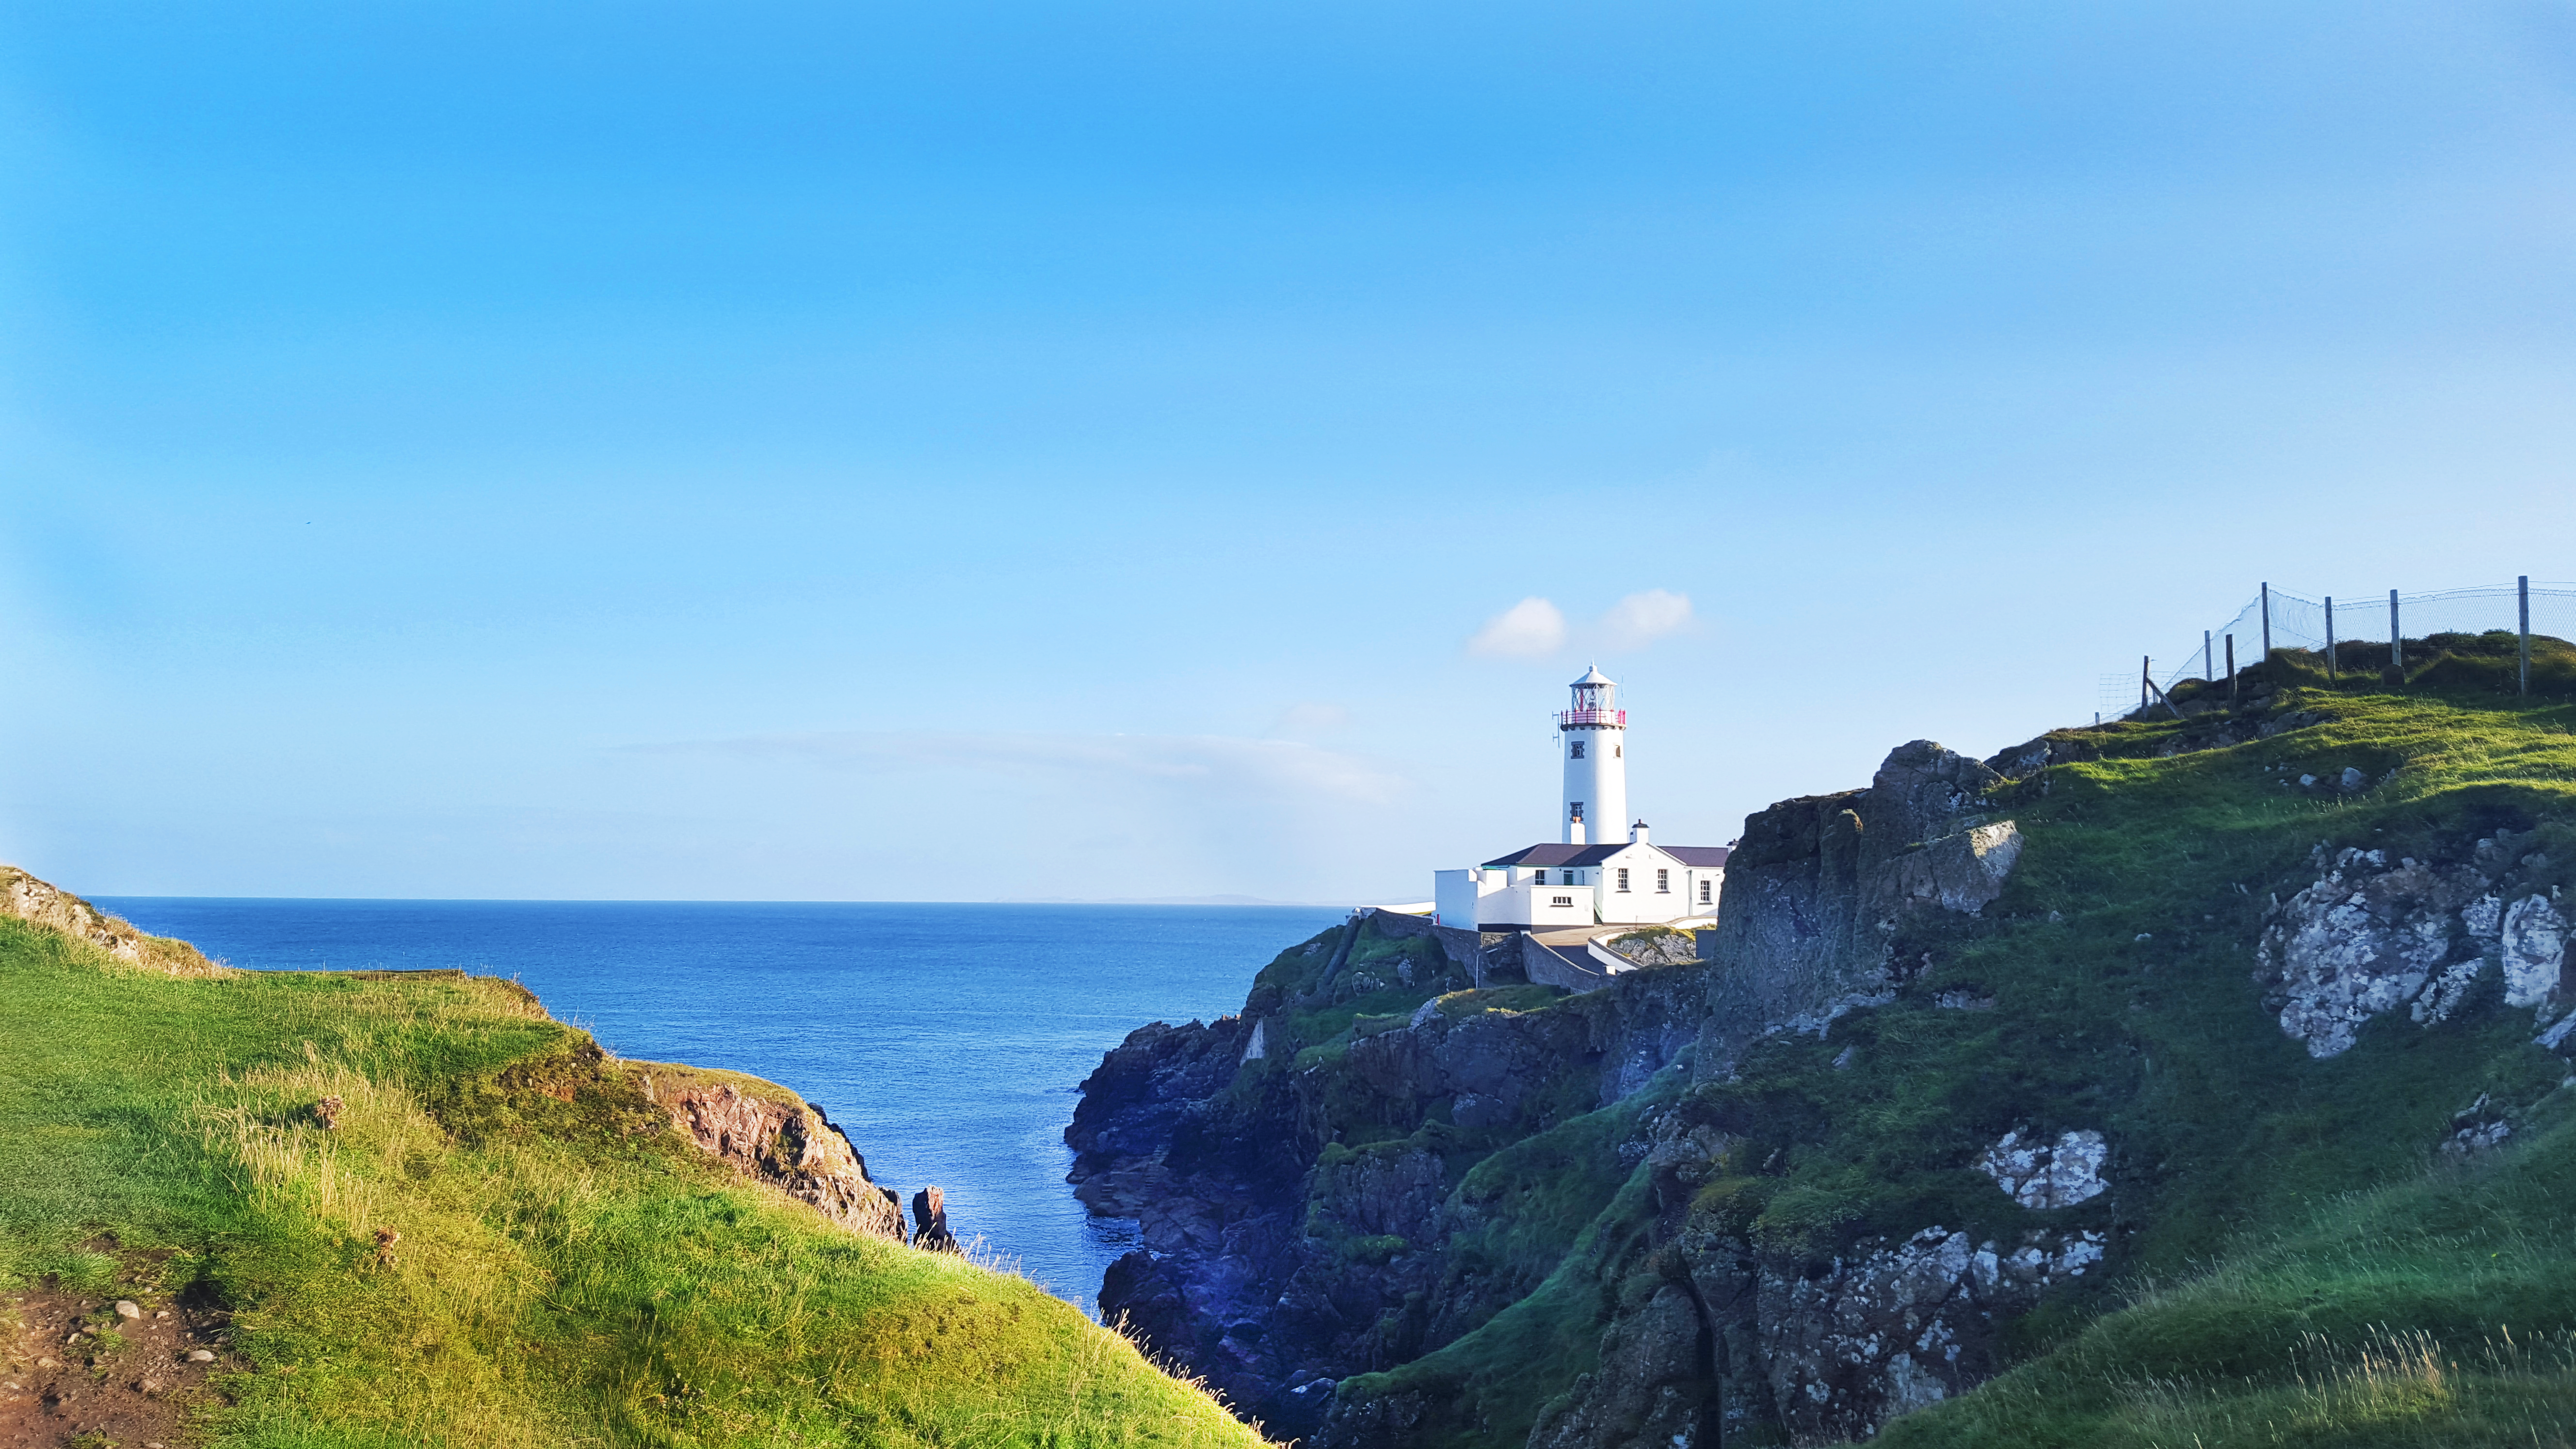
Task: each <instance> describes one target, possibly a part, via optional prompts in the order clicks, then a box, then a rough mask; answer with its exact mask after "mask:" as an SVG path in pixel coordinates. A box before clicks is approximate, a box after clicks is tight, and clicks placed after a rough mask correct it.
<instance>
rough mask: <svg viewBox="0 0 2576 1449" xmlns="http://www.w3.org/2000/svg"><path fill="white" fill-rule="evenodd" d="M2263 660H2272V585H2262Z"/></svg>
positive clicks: (2267, 661) (2267, 662)
mask: <svg viewBox="0 0 2576 1449" xmlns="http://www.w3.org/2000/svg"><path fill="white" fill-rule="evenodd" d="M2263 662H2264V663H2266V664H2269V663H2271V662H2272V586H2271V585H2270V584H2268V583H2267V584H2265V585H2264V586H2263Z"/></svg>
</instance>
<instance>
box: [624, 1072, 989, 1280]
mask: <svg viewBox="0 0 2576 1449" xmlns="http://www.w3.org/2000/svg"><path fill="white" fill-rule="evenodd" d="M678 1070H679V1071H682V1072H685V1071H686V1069H685V1068H683V1069H678ZM659 1071H660V1069H647V1070H646V1071H645V1072H644V1074H643V1086H644V1091H645V1095H646V1096H648V1097H650V1098H651V1099H652V1100H653V1101H654V1102H655V1103H657V1104H658V1105H660V1107H661V1108H662V1110H664V1111H665V1112H668V1113H670V1114H671V1121H672V1124H673V1125H674V1126H677V1127H679V1128H680V1129H681V1130H682V1131H684V1132H687V1133H688V1134H689V1138H690V1140H691V1141H693V1142H695V1143H697V1144H698V1147H699V1149H700V1150H702V1151H704V1152H707V1153H709V1154H712V1155H714V1156H717V1157H721V1158H723V1159H725V1160H726V1161H727V1162H730V1163H732V1164H733V1165H734V1166H735V1167H737V1168H739V1169H740V1170H741V1171H742V1172H743V1173H744V1174H745V1175H747V1176H750V1177H754V1178H758V1179H759V1180H761V1181H763V1182H766V1183H769V1184H770V1185H772V1186H774V1187H777V1188H779V1189H780V1190H782V1191H784V1192H785V1193H786V1194H787V1195H788V1196H789V1197H792V1198H795V1199H797V1200H798V1201H800V1202H804V1203H808V1204H810V1205H812V1206H813V1207H814V1208H815V1210H817V1211H818V1212H820V1213H822V1214H823V1216H825V1217H827V1218H830V1219H831V1220H832V1221H834V1222H836V1223H839V1224H840V1225H841V1226H843V1227H845V1228H848V1229H850V1230H851V1231H852V1232H857V1233H865V1234H867V1235H868V1236H870V1237H876V1238H888V1239H891V1240H893V1241H895V1242H898V1243H900V1242H902V1241H903V1239H904V1232H903V1209H902V1204H901V1202H900V1201H899V1200H898V1199H897V1198H896V1197H895V1194H894V1192H893V1190H892V1189H890V1188H883V1187H879V1186H877V1185H876V1184H875V1183H874V1182H872V1181H870V1180H869V1178H868V1165H867V1162H866V1161H865V1160H864V1159H863V1158H861V1157H860V1156H859V1154H858V1152H857V1151H856V1150H855V1149H853V1148H852V1147H851V1146H850V1139H849V1138H848V1137H846V1136H843V1135H842V1133H841V1129H840V1128H838V1127H835V1126H833V1125H832V1124H831V1122H830V1121H829V1120H828V1119H826V1118H825V1117H824V1116H823V1114H822V1113H820V1112H817V1111H815V1110H814V1108H813V1107H812V1106H810V1105H808V1104H807V1103H805V1102H801V1101H798V1100H796V1099H795V1097H794V1096H792V1095H785V1094H782V1097H778V1098H773V1097H768V1096H753V1095H750V1094H747V1093H745V1092H743V1091H742V1090H741V1089H740V1088H738V1087H736V1086H735V1085H734V1084H733V1083H731V1082H709V1081H706V1080H703V1079H701V1078H697V1077H695V1076H694V1075H691V1076H688V1077H684V1078H683V1079H682V1080H680V1081H677V1082H673V1081H668V1080H659V1081H657V1080H656V1077H657V1074H658V1073H659ZM941 1222H942V1224H943V1225H944V1224H945V1222H946V1218H945V1216H944V1215H943V1216H942V1218H941Z"/></svg>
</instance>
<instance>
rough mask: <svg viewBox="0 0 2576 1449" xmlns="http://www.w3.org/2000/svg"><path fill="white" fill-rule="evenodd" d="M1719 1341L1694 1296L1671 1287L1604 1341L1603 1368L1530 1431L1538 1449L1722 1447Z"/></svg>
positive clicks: (1616, 1326)
mask: <svg viewBox="0 0 2576 1449" xmlns="http://www.w3.org/2000/svg"><path fill="white" fill-rule="evenodd" d="M1712 1352H1713V1340H1712V1338H1711V1336H1710V1333H1709V1329H1708V1325H1707V1323H1706V1321H1705V1320H1704V1318H1703V1316H1702V1315H1701V1313H1700V1310H1699V1306H1698V1304H1697V1303H1696V1302H1694V1301H1693V1299H1692V1296H1691V1290H1690V1289H1689V1288H1688V1287H1685V1286H1682V1285H1679V1284H1671V1283H1668V1284H1665V1285H1664V1286H1663V1287H1661V1288H1658V1289H1656V1290H1655V1294H1654V1297H1652V1298H1650V1299H1648V1300H1647V1302H1646V1305H1645V1307H1643V1308H1641V1309H1639V1310H1637V1311H1636V1312H1634V1313H1631V1314H1627V1315H1625V1316H1623V1317H1621V1318H1620V1319H1619V1320H1618V1321H1617V1322H1615V1323H1613V1324H1611V1325H1610V1327H1609V1328H1608V1329H1607V1330H1606V1331H1604V1332H1603V1334H1602V1335H1601V1366H1600V1367H1599V1368H1597V1369H1595V1370H1593V1371H1592V1372H1591V1373H1590V1374H1587V1375H1585V1376H1584V1377H1583V1378H1582V1379H1580V1380H1578V1381H1577V1384H1576V1388H1575V1396H1574V1402H1573V1403H1571V1404H1569V1405H1567V1406H1566V1407H1565V1408H1564V1409H1562V1410H1560V1411H1559V1412H1557V1413H1555V1414H1552V1415H1550V1416H1548V1417H1546V1418H1544V1419H1542V1420H1540V1421H1539V1423H1538V1424H1537V1425H1536V1426H1535V1427H1534V1428H1532V1429H1531V1431H1530V1437H1529V1442H1530V1446H1531V1449H1607V1446H1611V1445H1621V1446H1626V1445H1635V1446H1638V1449H1644V1446H1647V1445H1654V1446H1657V1449H1663V1446H1667V1445H1684V1446H1688V1445H1699V1444H1707V1445H1715V1444H1716V1443H1717V1442H1718V1430H1717V1423H1716V1418H1717V1415H1716V1406H1715V1405H1713V1404H1712V1403H1711V1402H1710V1394H1709V1385H1710V1380H1711V1373H1710V1369H1711V1364H1712V1358H1711V1354H1712Z"/></svg>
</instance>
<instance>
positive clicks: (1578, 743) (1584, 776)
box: [1556, 668, 1628, 845]
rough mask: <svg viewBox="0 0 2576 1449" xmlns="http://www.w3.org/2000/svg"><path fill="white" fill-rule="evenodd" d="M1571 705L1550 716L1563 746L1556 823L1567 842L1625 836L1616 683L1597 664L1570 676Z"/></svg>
mask: <svg viewBox="0 0 2576 1449" xmlns="http://www.w3.org/2000/svg"><path fill="white" fill-rule="evenodd" d="M1573 689H1574V707H1573V708H1572V709H1569V710H1566V711H1565V712H1564V713H1562V714H1559V715H1558V716H1557V717H1556V733H1557V743H1558V745H1559V747H1560V748H1562V749H1563V750H1564V752H1565V800H1564V808H1563V809H1562V810H1560V811H1559V812H1558V814H1557V824H1558V826H1559V827H1560V828H1561V829H1562V830H1563V831H1564V832H1565V835H1564V840H1565V843H1566V844H1567V845H1600V844H1609V843H1614V842H1624V841H1625V840H1626V839H1627V838H1628V829H1627V826H1628V712H1627V711H1626V710H1624V709H1621V708H1619V686H1618V684H1617V682H1616V681H1614V680H1612V679H1610V678H1609V677H1608V676H1607V675H1605V674H1603V673H1602V672H1601V671H1600V670H1599V669H1597V668H1595V669H1587V670H1585V671H1584V674H1583V677H1582V678H1581V679H1578V680H1576V681H1574V685H1573Z"/></svg>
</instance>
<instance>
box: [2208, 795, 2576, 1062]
mask: <svg viewBox="0 0 2576 1449" xmlns="http://www.w3.org/2000/svg"><path fill="white" fill-rule="evenodd" d="M2466 853H2467V854H2468V855H2469V856H2470V859H2471V861H2472V862H2473V863H2471V864H2449V865H2436V864H2432V863H2429V862H2426V861H2421V860H2417V859H2415V858H2413V857H2411V856H2410V857H2401V858H2399V859H2397V860H2395V861H2391V860H2390V859H2389V857H2388V853H2387V852H2386V851H2384V850H2361V849H2358V848H2347V849H2344V850H2341V851H2338V852H2336V853H2335V854H2334V855H2333V856H2332V857H2331V858H2330V859H2329V858H2327V857H2326V856H2325V855H2324V853H2323V848H2322V847H2320V848H2319V852H2318V856H2317V864H2318V865H2319V866H2320V867H2321V868H2323V869H2324V871H2325V874H2323V875H2322V876H2320V877H2319V878H2318V879H2317V880H2316V881H2315V882H2313V883H2312V884H2310V885H2308V886H2306V887H2305V888H2303V889H2301V890H2300V891H2299V892H2298V893H2297V894H2295V895H2293V896H2292V897H2290V899H2288V900H2286V901H2282V902H2280V903H2279V904H2277V905H2276V906H2274V907H2273V908H2272V909H2271V910H2270V911H2269V912H2267V913H2266V916H2267V924H2266V926H2265V929H2264V932H2263V936H2262V940H2261V941H2260V943H2259V944H2258V945H2257V946H2256V948H2255V960H2256V962H2257V963H2258V968H2259V969H2258V971H2257V973H2256V979H2257V980H2259V981H2261V982H2262V983H2263V984H2264V985H2265V986H2266V987H2267V988H2268V991H2269V995H2268V996H2267V998H2266V999H2267V1001H2268V1002H2269V1003H2270V1004H2271V1005H2272V1006H2273V1007H2274V1009H2276V1010H2277V1011H2278V1012H2279V1013H2280V1020H2281V1030H2282V1031H2284V1032H2286V1033H2288V1034H2289V1035H2291V1036H2294V1037H2297V1038H2299V1039H2300V1040H2301V1041H2302V1042H2304V1043H2306V1045H2307V1049H2308V1054H2309V1055H2310V1056H2314V1057H2331V1056H2335V1055H2338V1054H2340V1053H2342V1052H2344V1051H2347V1050H2350V1049H2351V1047H2352V1044H2353V1042H2354V1040H2355V1039H2356V1037H2357V1034H2358V1033H2359V1032H2360V1030H2361V1027H2362V1024H2363V1023H2364V1022H2367V1021H2369V1020H2370V1019H2371V1018H2373V1017H2376V1016H2380V1015H2383V1014H2385V1013H2387V1012H2390V1011H2394V1010H2396V1009H2397V1008H2399V1007H2401V1006H2402V1007H2405V1008H2407V1013H2408V1016H2409V1017H2410V1018H2411V1019H2412V1020H2414V1021H2416V1022H2417V1023H2419V1024H2422V1025H2426V1026H2430V1025H2432V1024H2434V1023H2435V1022H2439V1021H2443V1020H2447V1019H2448V1018H2449V1017H2450V1016H2451V1014H2452V1013H2453V1012H2455V1011H2456V1010H2457V1009H2458V1008H2459V1006H2460V1003H2461V1002H2462V1001H2463V1000H2465V999H2466V997H2467V995H2468V991H2469V988H2470V987H2471V986H2472V985H2473V984H2474V983H2475V982H2476V981H2477V979H2478V978H2479V977H2480V976H2481V975H2483V974H2485V972H2486V970H2487V969H2488V967H2489V966H2490V964H2492V965H2494V966H2496V967H2497V968H2498V969H2500V970H2501V971H2502V973H2503V976H2504V985H2505V1000H2506V1002H2507V1004H2509V1005H2513V1006H2544V1007H2545V1006H2547V1005H2550V1004H2552V1003H2554V1002H2556V1001H2558V1000H2559V999H2560V996H2561V987H2562V978H2563V975H2564V972H2565V969H2566V966H2565V962H2566V952H2567V936H2568V930H2567V923H2566V920H2565V918H2564V917H2563V916H2561V915H2560V914H2559V911H2558V907H2557V905H2556V904H2555V903H2554V902H2553V901H2552V900H2551V899H2550V897H2549V896H2548V895H2546V894H2542V893H2539V892H2536V891H2534V892H2516V891H2514V890H2513V889H2512V886H2513V881H2514V872H2515V868H2516V867H2517V866H2523V865H2532V864H2544V863H2545V861H2543V860H2542V859H2541V858H2540V857H2538V856H2529V857H2524V858H2523V859H2522V860H2519V861H2517V860H2516V859H2515V858H2514V853H2513V850H2512V837H2511V833H2510V832H2498V834H2497V835H2496V836H2493V837H2489V838H2487V839H2484V840H2481V841H2479V842H2478V843H2477V845H2476V847H2475V848H2474V849H2472V850H2471V851H2469V852H2466Z"/></svg>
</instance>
